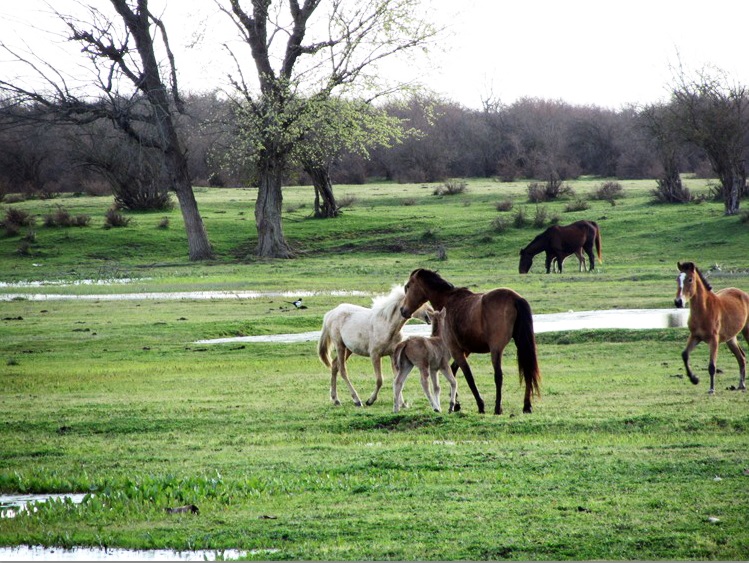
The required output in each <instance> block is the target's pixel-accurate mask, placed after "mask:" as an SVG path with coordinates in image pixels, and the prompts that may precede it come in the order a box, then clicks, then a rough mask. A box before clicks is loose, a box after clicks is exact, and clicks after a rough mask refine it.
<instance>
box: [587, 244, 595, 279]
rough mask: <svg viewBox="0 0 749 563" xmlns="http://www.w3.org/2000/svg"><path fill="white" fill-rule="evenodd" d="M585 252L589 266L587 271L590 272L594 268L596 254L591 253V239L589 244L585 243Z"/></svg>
mask: <svg viewBox="0 0 749 563" xmlns="http://www.w3.org/2000/svg"><path fill="white" fill-rule="evenodd" d="M585 253H586V254H587V255H588V259H589V260H590V262H589V263H588V265H589V266H590V267H589V268H588V271H589V272H592V271H593V270H595V269H596V255H595V254H593V241H591V242H590V244H586V245H585Z"/></svg>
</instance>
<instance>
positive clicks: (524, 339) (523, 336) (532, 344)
mask: <svg viewBox="0 0 749 563" xmlns="http://www.w3.org/2000/svg"><path fill="white" fill-rule="evenodd" d="M515 309H516V310H517V312H518V315H517V318H516V319H515V326H514V327H513V328H512V338H513V340H515V346H516V347H517V349H518V371H519V373H520V381H521V382H522V381H523V380H524V379H525V390H526V396H527V397H528V398H530V396H531V395H536V396H537V397H540V396H541V371H540V370H539V369H538V355H537V353H536V337H535V335H534V333H533V314H532V313H531V306H530V305H529V304H528V301H526V300H525V299H523V298H522V297H518V298H517V299H516V300H515Z"/></svg>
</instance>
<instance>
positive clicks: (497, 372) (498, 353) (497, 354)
mask: <svg viewBox="0 0 749 563" xmlns="http://www.w3.org/2000/svg"><path fill="white" fill-rule="evenodd" d="M492 366H493V367H494V387H496V390H497V398H496V401H495V402H494V414H502V350H492Z"/></svg>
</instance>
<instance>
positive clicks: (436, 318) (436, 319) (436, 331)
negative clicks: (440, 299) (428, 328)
mask: <svg viewBox="0 0 749 563" xmlns="http://www.w3.org/2000/svg"><path fill="white" fill-rule="evenodd" d="M430 316H431V318H432V336H442V327H443V326H444V325H445V309H444V308H443V309H440V310H439V311H432V314H431V315H430Z"/></svg>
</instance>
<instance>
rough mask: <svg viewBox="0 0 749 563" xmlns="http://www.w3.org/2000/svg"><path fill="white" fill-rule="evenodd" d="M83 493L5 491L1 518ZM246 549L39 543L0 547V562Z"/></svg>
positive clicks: (228, 553)
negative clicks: (176, 549)
mask: <svg viewBox="0 0 749 563" xmlns="http://www.w3.org/2000/svg"><path fill="white" fill-rule="evenodd" d="M85 496H86V495H85V494H82V493H66V494H34V495H26V494H10V495H9V494H6V495H0V519H2V518H15V517H16V516H18V514H20V513H21V512H23V511H26V510H34V508H35V505H36V504H37V503H43V502H46V501H48V500H61V499H70V501H71V502H72V503H73V504H80V503H81V502H83V498H84V497H85ZM276 551H277V550H266V551H264V552H258V553H274V552H276ZM245 553H247V552H246V551H239V550H236V549H231V550H206V549H203V550H196V551H174V550H170V549H146V550H133V549H112V548H107V549H105V548H103V547H75V548H72V549H63V548H61V547H42V546H38V545H20V546H17V547H0V561H216V560H217V559H238V558H239V557H241V556H242V555H244V554H245Z"/></svg>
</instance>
